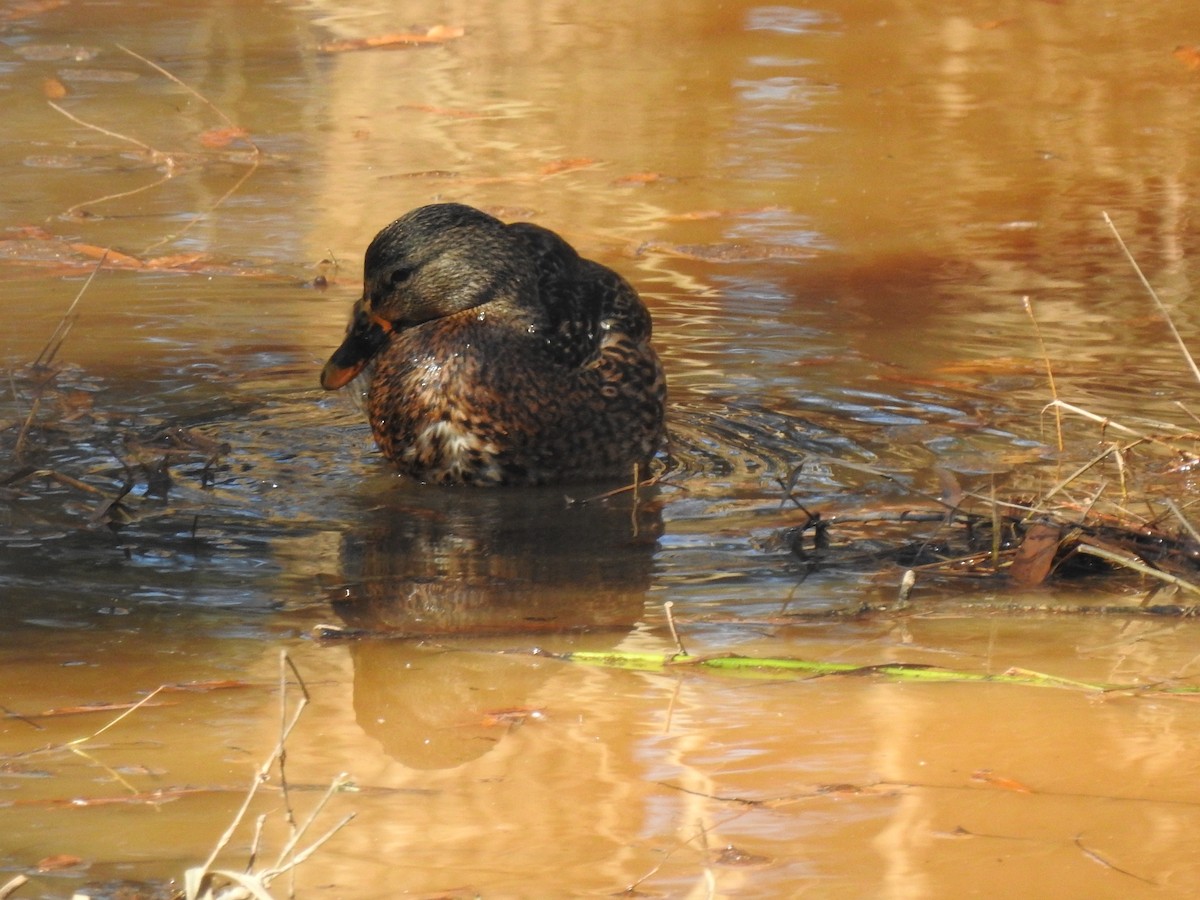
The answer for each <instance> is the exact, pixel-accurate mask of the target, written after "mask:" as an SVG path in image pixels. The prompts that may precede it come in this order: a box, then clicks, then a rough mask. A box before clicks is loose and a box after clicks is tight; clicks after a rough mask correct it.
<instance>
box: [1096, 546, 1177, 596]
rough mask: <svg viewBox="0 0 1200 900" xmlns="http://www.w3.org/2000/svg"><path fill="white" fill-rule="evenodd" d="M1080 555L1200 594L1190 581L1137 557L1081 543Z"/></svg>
mask: <svg viewBox="0 0 1200 900" xmlns="http://www.w3.org/2000/svg"><path fill="white" fill-rule="evenodd" d="M1077 549H1078V551H1079V552H1080V553H1086V554H1088V555H1089V556H1098V557H1100V558H1101V559H1104V560H1107V561H1108V562H1110V563H1114V564H1116V565H1118V566H1124V567H1125V568H1126V569H1132V570H1133V571H1135V572H1138V573H1140V574H1142V575H1147V576H1149V577H1150V578H1157V579H1158V580H1159V581H1165V582H1166V583H1167V584H1171V585H1174V586H1175V587H1177V588H1179V589H1180V590H1181V591H1186V592H1187V593H1189V594H1200V586H1197V585H1195V584H1192V583H1191V582H1190V581H1184V580H1183V579H1182V578H1180V577H1178V576H1176V575H1172V574H1171V573H1169V572H1163V571H1160V570H1159V569H1154V568H1151V567H1150V566H1148V565H1146V564H1145V563H1144V562H1142V561H1141V560H1140V559H1138V558H1137V557H1135V556H1126V555H1125V554H1123V553H1114V552H1113V551H1111V550H1106V549H1105V548H1104V547H1097V546H1095V545H1094V544H1084V543H1081V544H1079V546H1078V548H1077Z"/></svg>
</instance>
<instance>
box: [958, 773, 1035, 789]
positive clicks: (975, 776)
mask: <svg viewBox="0 0 1200 900" xmlns="http://www.w3.org/2000/svg"><path fill="white" fill-rule="evenodd" d="M971 780H972V781H980V782H983V783H984V784H990V785H991V786H992V787H998V788H1003V789H1004V790H1006V791H1015V792H1016V793H1018V794H1032V793H1033V789H1032V788H1030V787H1028V786H1027V785H1024V784H1022V783H1021V782H1019V781H1017V780H1016V779H1015V778H1005V777H1004V776H1002V775H997V774H995V773H994V772H993V771H992V770H991V769H979V770H978V771H976V772H972V773H971Z"/></svg>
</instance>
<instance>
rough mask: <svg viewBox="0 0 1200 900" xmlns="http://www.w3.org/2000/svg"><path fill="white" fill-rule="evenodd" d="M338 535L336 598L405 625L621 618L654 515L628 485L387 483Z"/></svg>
mask: <svg viewBox="0 0 1200 900" xmlns="http://www.w3.org/2000/svg"><path fill="white" fill-rule="evenodd" d="M363 523H364V524H363V525H362V527H361V528H359V529H357V530H355V531H354V532H352V533H351V534H349V535H348V536H347V537H346V539H345V543H344V546H343V554H342V556H343V573H344V577H345V581H344V584H343V585H341V586H340V588H339V591H338V593H339V597H338V599H336V600H335V602H334V609H335V610H336V611H337V613H338V615H339V616H341V617H342V619H343V620H344V621H345V622H346V624H347V625H349V626H351V627H353V628H358V629H363V630H367V631H372V632H378V631H383V632H387V633H389V634H393V635H394V634H405V635H413V636H429V635H482V634H496V633H525V632H538V631H552V632H560V631H572V630H580V629H597V628H600V629H620V628H628V627H629V626H631V625H633V624H634V623H635V622H636V621H638V619H639V618H640V616H641V611H642V603H643V599H644V595H645V592H646V589H647V587H648V585H649V580H650V567H651V564H652V561H653V553H654V548H655V544H656V541H657V539H658V537H659V536H660V535H661V533H662V517H661V515H660V510H659V506H658V504H657V503H656V502H654V500H653V499H650V500H649V501H647V499H646V498H645V497H643V498H641V500H640V502H639V503H638V504H637V509H636V513H635V511H634V503H633V498H632V496H625V495H622V496H618V497H616V498H613V499H611V500H607V501H596V502H590V503H586V504H582V505H580V504H572V505H568V503H567V502H566V501H565V499H564V496H563V493H562V491H561V490H550V489H546V490H522V491H507V490H455V489H450V490H445V489H442V490H434V489H415V488H414V489H408V490H404V489H401V490H396V491H392V492H389V494H388V496H387V497H386V498H385V500H384V503H383V505H381V506H378V507H376V508H373V509H371V510H370V511H368V512H367V513H366V514H365V516H364V519H363Z"/></svg>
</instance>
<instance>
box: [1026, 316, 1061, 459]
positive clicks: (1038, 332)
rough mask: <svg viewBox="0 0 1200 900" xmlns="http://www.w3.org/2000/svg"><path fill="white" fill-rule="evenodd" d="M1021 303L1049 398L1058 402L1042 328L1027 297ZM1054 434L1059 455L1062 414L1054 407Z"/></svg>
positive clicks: (1052, 369)
mask: <svg viewBox="0 0 1200 900" xmlns="http://www.w3.org/2000/svg"><path fill="white" fill-rule="evenodd" d="M1021 302H1022V303H1023V304H1024V306H1025V313H1026V315H1028V316H1029V321H1030V322H1032V323H1033V334H1034V336H1035V337H1036V338H1037V342H1038V350H1039V351H1041V354H1042V362H1043V363H1045V364H1046V378H1047V379H1048V380H1049V382H1050V396H1051V397H1052V398H1053V399H1054V400H1056V401H1057V400H1058V387H1057V386H1056V385H1055V384H1054V367H1053V366H1051V365H1050V354H1048V353H1047V352H1046V342H1045V340H1043V339H1042V327H1041V326H1040V325H1039V324H1038V320H1037V316H1035V315H1034V314H1033V304H1032V303H1031V302H1030V300H1029V297H1028V296H1025V297H1022V298H1021ZM1054 432H1055V436H1056V438H1057V440H1058V452H1059V453H1061V452H1062V451H1063V449H1064V445H1063V432H1062V412H1061V410H1060V408H1059V407H1057V406H1055V407H1054Z"/></svg>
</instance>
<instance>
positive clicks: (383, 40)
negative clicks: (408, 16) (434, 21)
mask: <svg viewBox="0 0 1200 900" xmlns="http://www.w3.org/2000/svg"><path fill="white" fill-rule="evenodd" d="M466 33H467V31H466V29H465V28H456V27H452V26H449V25H434V26H433V27H432V28H429V29H426V31H425V32H424V33H419V32H409V31H402V32H395V33H392V34H379V35H374V36H373V37H365V38H351V39H349V40H344V41H326V42H325V43H323V44H320V45H318V47H317V49H318V50H320V51H321V52H322V53H346V52H348V51H351V50H374V49H377V48H381V47H382V48H396V47H410V46H418V45H421V44H444V43H445V42H446V41H452V40H454V39H455V38H460V37H462V36H463V35H464V34H466Z"/></svg>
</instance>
